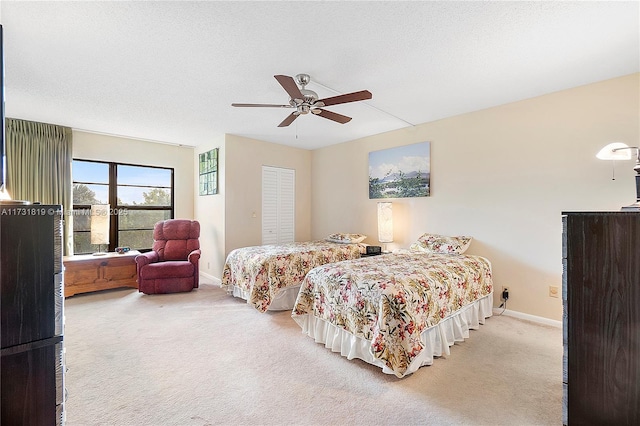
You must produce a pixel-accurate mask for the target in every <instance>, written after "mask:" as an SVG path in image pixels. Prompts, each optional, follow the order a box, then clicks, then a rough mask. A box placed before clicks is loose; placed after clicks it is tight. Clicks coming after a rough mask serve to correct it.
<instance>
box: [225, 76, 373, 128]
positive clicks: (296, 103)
mask: <svg viewBox="0 0 640 426" xmlns="http://www.w3.org/2000/svg"><path fill="white" fill-rule="evenodd" d="M274 78H275V79H276V80H277V81H278V83H280V85H281V86H282V88H283V89H284V90H285V91H286V92H287V94H288V95H289V105H273V104H236V103H234V104H231V105H232V106H252V107H260V106H262V107H287V108H289V107H290V108H295V109H296V110H295V111H294V112H292V113H291V114H289V115H288V116H287V117H286V118H285V119H284V120H283V121H282V122H281V123H280V124H279V125H278V127H287V126H288V125H290V124H291V123H292V122H293V121H294V120H295V119H296V118H297V117H298V116H299V115H301V114H303V115H304V114H309V113H310V112H311V113H313V115H317V116H320V117H322V118H326V119H328V120H331V121H335V122H336V123H341V124H345V123H348V122H349V121H351V117H347V116H346V115H342V114H338V113H335V112H332V111H327V110H323V109H321V108H322V107H325V106H331V105H338V104H345V103H349V102H356V101H364V100H367V99H371V97H372V95H371V92H369V91H368V90H361V91H359V92H353V93H346V94H343V95H338V96H332V97H329V98H323V99H320V100H319V99H318V94H317V93H316V92H314V91H313V90H308V89H305V86H306V85H307V84H309V82H310V81H311V77H310V76H309V74H297V75H296V78H295V80H294V79H293V78H292V77H290V76H288V75H282V74H278V75H274ZM298 86H300V87H298Z"/></svg>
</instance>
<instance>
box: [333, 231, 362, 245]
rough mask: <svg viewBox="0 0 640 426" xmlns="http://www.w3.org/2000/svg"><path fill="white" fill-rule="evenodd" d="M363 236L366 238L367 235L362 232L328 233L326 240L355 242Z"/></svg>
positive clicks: (345, 242)
mask: <svg viewBox="0 0 640 426" xmlns="http://www.w3.org/2000/svg"><path fill="white" fill-rule="evenodd" d="M365 238H367V236H366V235H362V234H343V233H341V232H339V233H337V234H331V235H329V236H328V237H327V238H326V240H327V241H331V242H333V243H341V244H356V243H359V242H362V241H363V240H364V239H365Z"/></svg>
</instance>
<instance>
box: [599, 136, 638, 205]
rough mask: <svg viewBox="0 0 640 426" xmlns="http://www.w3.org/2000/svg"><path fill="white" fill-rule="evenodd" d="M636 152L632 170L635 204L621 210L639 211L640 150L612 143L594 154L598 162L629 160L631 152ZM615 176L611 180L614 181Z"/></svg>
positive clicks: (623, 144)
mask: <svg viewBox="0 0 640 426" xmlns="http://www.w3.org/2000/svg"><path fill="white" fill-rule="evenodd" d="M634 149H635V150H636V165H635V167H634V168H633V170H635V171H636V202H635V203H634V204H631V205H630V206H625V207H622V210H640V148H638V147H637V146H628V145H627V144H625V143H622V142H613V143H610V144H609V145H607V146H605V147H604V148H602V149H601V150H600V151H598V153H597V154H596V157H597V158H598V159H600V160H611V161H615V160H631V158H632V157H631V150H634ZM614 173H615V171H614ZM615 179H616V178H615V174H614V176H613V180H615Z"/></svg>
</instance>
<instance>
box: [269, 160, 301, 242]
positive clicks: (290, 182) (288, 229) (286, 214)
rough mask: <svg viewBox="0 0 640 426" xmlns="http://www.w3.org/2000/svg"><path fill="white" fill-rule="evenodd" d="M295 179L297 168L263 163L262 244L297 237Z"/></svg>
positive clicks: (285, 240)
mask: <svg viewBox="0 0 640 426" xmlns="http://www.w3.org/2000/svg"><path fill="white" fill-rule="evenodd" d="M295 180H296V172H295V170H291V169H282V168H278V167H270V166H262V244H284V243H292V242H293V241H294V240H295V235H294V234H295V201H296V200H295Z"/></svg>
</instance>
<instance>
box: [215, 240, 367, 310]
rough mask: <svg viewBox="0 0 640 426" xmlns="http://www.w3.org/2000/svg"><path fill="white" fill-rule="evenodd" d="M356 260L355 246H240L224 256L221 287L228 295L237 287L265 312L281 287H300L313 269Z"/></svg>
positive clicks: (310, 243)
mask: <svg viewBox="0 0 640 426" xmlns="http://www.w3.org/2000/svg"><path fill="white" fill-rule="evenodd" d="M359 257H360V246H359V245H358V244H338V243H332V242H329V241H307V242H300V243H290V244H280V245H264V246H255V247H243V248H239V249H235V250H233V251H232V252H231V253H229V255H228V256H227V261H226V262H225V265H224V270H223V272H222V288H225V289H226V290H227V292H229V293H231V292H233V287H234V286H236V287H239V288H240V289H242V290H244V291H245V292H247V294H249V298H248V300H247V302H248V303H250V304H252V305H253V306H254V307H255V308H256V309H257V310H259V311H260V312H265V311H266V310H267V309H268V308H269V305H270V304H271V301H272V300H273V297H274V296H275V295H276V293H277V292H278V291H279V290H280V289H281V288H284V287H289V286H295V285H299V284H300V283H301V282H302V279H303V278H304V276H305V275H306V274H307V272H309V271H310V270H311V269H313V268H315V267H316V266H320V265H324V264H325V263H330V262H339V261H341V260H348V259H356V258H359Z"/></svg>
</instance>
